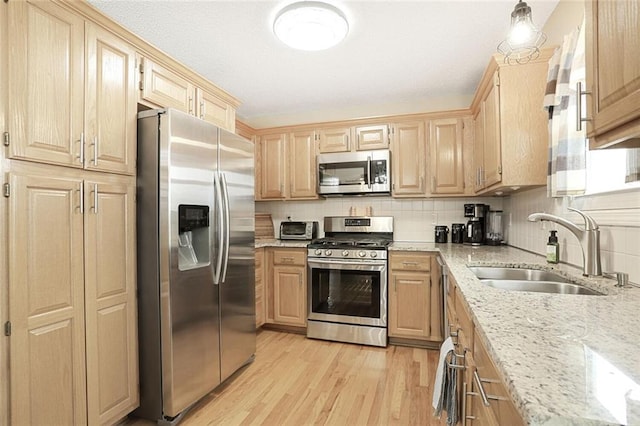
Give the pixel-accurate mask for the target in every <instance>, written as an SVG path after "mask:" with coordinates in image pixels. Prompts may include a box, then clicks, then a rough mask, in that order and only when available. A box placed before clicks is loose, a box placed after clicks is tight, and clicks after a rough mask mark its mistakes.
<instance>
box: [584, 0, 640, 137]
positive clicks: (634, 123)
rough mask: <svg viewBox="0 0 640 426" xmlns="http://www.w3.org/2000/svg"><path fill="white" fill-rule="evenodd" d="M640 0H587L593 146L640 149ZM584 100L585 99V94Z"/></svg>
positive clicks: (589, 124)
mask: <svg viewBox="0 0 640 426" xmlns="http://www.w3.org/2000/svg"><path fill="white" fill-rule="evenodd" d="M639 3H640V2H638V1H637V0H627V1H597V0H591V1H587V2H586V10H585V16H586V60H587V69H586V71H587V74H586V78H587V82H586V86H587V91H588V92H590V94H587V95H584V96H585V97H586V102H587V109H586V111H587V112H586V113H583V114H586V116H587V118H590V119H591V121H587V136H588V137H589V145H590V148H592V149H594V148H608V147H614V148H622V147H640V41H639V40H640V38H639V37H638V33H639V32H640V4H639ZM583 99H584V98H583Z"/></svg>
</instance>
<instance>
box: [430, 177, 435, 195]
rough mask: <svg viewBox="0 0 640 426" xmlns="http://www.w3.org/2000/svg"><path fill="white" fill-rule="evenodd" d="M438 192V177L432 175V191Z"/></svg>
mask: <svg viewBox="0 0 640 426" xmlns="http://www.w3.org/2000/svg"><path fill="white" fill-rule="evenodd" d="M434 192H436V177H435V176H431V193H434Z"/></svg>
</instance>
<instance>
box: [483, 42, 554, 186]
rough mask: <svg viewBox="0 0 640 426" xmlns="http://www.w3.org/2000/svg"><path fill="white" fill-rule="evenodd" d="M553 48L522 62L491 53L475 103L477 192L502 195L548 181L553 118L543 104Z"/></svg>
mask: <svg viewBox="0 0 640 426" xmlns="http://www.w3.org/2000/svg"><path fill="white" fill-rule="evenodd" d="M552 53H553V51H552V49H545V50H543V51H542V52H541V55H540V57H539V58H538V59H536V60H535V61H531V62H529V63H527V64H522V65H518V66H511V65H508V64H505V63H504V61H503V59H502V57H501V56H500V55H498V54H496V55H494V56H493V57H492V58H491V61H490V63H489V66H488V67H487V69H486V70H485V73H484V75H483V77H482V80H481V81H480V85H479V86H478V90H477V91H476V95H475V98H474V100H473V102H472V105H471V109H472V112H473V114H474V116H475V120H476V123H475V130H476V132H475V144H474V155H473V158H474V164H473V168H474V172H475V182H474V187H475V188H476V192H479V193H483V194H484V193H493V194H498V195H501V194H503V193H507V192H511V191H515V190H518V189H521V188H526V187H534V186H543V185H545V184H546V179H547V149H548V130H547V122H548V120H547V114H546V112H545V111H544V110H543V108H542V107H541V105H542V99H543V97H544V90H545V87H546V78H547V62H548V60H549V58H550V56H551V54H552Z"/></svg>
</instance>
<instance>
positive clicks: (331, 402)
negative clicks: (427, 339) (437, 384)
mask: <svg viewBox="0 0 640 426" xmlns="http://www.w3.org/2000/svg"><path fill="white" fill-rule="evenodd" d="M437 360H438V352H437V351H434V350H427V349H419V348H408V347H402V346H389V347H387V348H375V347H370V346H360V345H352V344H343V343H336V342H325V341H321V340H311V339H307V338H306V337H305V336H302V335H297V334H290V333H282V332H277V331H270V330H262V331H260V332H259V333H258V339H257V351H256V358H255V361H254V362H253V363H252V364H250V365H249V366H248V367H246V368H245V369H244V370H243V371H242V372H241V374H238V375H237V376H236V377H235V378H233V379H232V380H230V382H229V383H227V384H225V385H224V386H222V387H221V388H220V389H216V390H215V391H213V392H212V393H211V394H209V395H207V396H206V397H205V398H204V399H203V400H201V401H200V402H199V403H198V404H196V406H195V407H194V408H193V409H192V410H191V411H190V412H189V413H188V414H187V415H186V416H185V418H184V419H183V421H182V422H181V425H184V426H195V425H198V426H200V425H225V426H227V425H278V426H280V425H283V426H284V425H292V426H298V425H310V424H314V425H339V426H343V425H350V426H351V425H444V424H445V422H444V416H443V419H442V420H439V419H436V418H433V417H432V412H433V409H432V407H431V397H432V386H433V379H434V374H435V368H436V363H437ZM150 424H152V423H151V422H147V421H143V420H129V421H128V422H127V425H135V426H143V425H144V426H146V425H150Z"/></svg>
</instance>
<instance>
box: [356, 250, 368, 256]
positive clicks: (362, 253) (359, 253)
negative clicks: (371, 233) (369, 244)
mask: <svg viewBox="0 0 640 426" xmlns="http://www.w3.org/2000/svg"><path fill="white" fill-rule="evenodd" d="M366 255H367V253H366V252H364V251H359V252H358V256H360V257H365V256H366Z"/></svg>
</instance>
